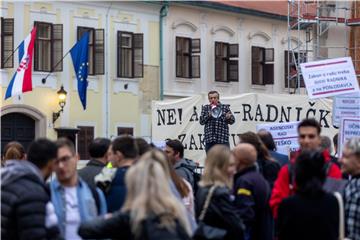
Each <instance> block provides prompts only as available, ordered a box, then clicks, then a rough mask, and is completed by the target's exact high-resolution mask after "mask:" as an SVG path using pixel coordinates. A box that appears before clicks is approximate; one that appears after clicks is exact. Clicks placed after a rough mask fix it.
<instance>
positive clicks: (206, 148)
mask: <svg viewBox="0 0 360 240" xmlns="http://www.w3.org/2000/svg"><path fill="white" fill-rule="evenodd" d="M216 144H221V145H225V146H228V147H229V148H230V143H228V142H227V143H217V142H210V143H205V151H206V153H208V151H209V150H210V148H212V147H213V146H215V145H216Z"/></svg>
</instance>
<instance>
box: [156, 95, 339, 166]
mask: <svg viewBox="0 0 360 240" xmlns="http://www.w3.org/2000/svg"><path fill="white" fill-rule="evenodd" d="M220 96H222V95H221V94H220ZM220 102H221V103H223V104H229V105H230V109H231V111H232V113H233V114H234V116H235V123H234V124H233V125H230V127H229V133H230V136H229V142H230V147H233V146H234V145H236V144H237V143H238V142H239V138H238V134H240V133H244V132H246V131H253V132H256V125H258V124H262V123H264V124H265V123H287V122H297V121H301V120H302V119H304V118H312V117H313V118H315V119H317V120H318V121H319V122H320V124H321V125H322V132H321V133H322V134H324V135H327V136H329V137H330V138H332V137H333V136H334V135H335V133H336V132H337V129H335V128H334V127H333V126H332V124H331V121H332V114H331V109H332V100H331V99H326V98H325V99H319V100H317V101H309V99H308V97H307V96H305V95H287V94H258V93H246V94H239V95H235V96H230V97H220ZM203 104H208V99H207V95H196V96H193V97H187V98H181V99H176V100H166V101H153V102H152V126H151V127H152V141H164V140H165V139H167V138H171V139H179V140H180V141H181V142H182V143H183V145H184V147H185V157H187V158H190V159H193V160H195V161H197V162H200V163H201V164H203V161H204V159H205V156H206V155H205V144H204V142H203V140H204V136H203V134H204V126H202V125H200V123H199V119H200V115H201V107H202V105H203Z"/></svg>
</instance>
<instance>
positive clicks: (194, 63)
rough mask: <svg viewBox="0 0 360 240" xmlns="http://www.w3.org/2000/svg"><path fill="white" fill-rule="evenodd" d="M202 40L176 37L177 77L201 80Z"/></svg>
mask: <svg viewBox="0 0 360 240" xmlns="http://www.w3.org/2000/svg"><path fill="white" fill-rule="evenodd" d="M200 48H201V47H200V39H191V38H184V37H176V77H180V78H200Z"/></svg>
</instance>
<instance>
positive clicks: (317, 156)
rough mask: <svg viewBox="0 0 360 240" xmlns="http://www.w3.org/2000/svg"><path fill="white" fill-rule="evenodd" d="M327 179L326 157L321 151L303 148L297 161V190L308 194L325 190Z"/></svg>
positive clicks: (312, 194)
mask: <svg viewBox="0 0 360 240" xmlns="http://www.w3.org/2000/svg"><path fill="white" fill-rule="evenodd" d="M325 179H326V167H325V158H324V155H323V153H322V152H321V151H316V150H303V151H302V152H301V153H300V155H299V156H298V157H297V159H296V162H295V182H296V186H297V189H296V191H297V192H298V193H300V194H303V195H306V196H315V195H317V194H319V193H322V192H323V188H322V187H323V184H324V182H325Z"/></svg>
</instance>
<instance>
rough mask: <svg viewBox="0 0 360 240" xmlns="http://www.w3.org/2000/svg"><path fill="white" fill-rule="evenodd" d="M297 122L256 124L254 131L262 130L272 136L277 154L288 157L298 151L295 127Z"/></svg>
mask: <svg viewBox="0 0 360 240" xmlns="http://www.w3.org/2000/svg"><path fill="white" fill-rule="evenodd" d="M298 124H299V122H286V123H271V124H258V125H256V131H257V132H258V131H260V130H262V129H264V130H266V131H268V132H270V133H271V135H272V136H273V139H274V142H275V145H276V149H277V152H279V153H282V154H285V155H288V154H289V152H294V151H296V150H298V149H299V143H298V132H297V126H298Z"/></svg>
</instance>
